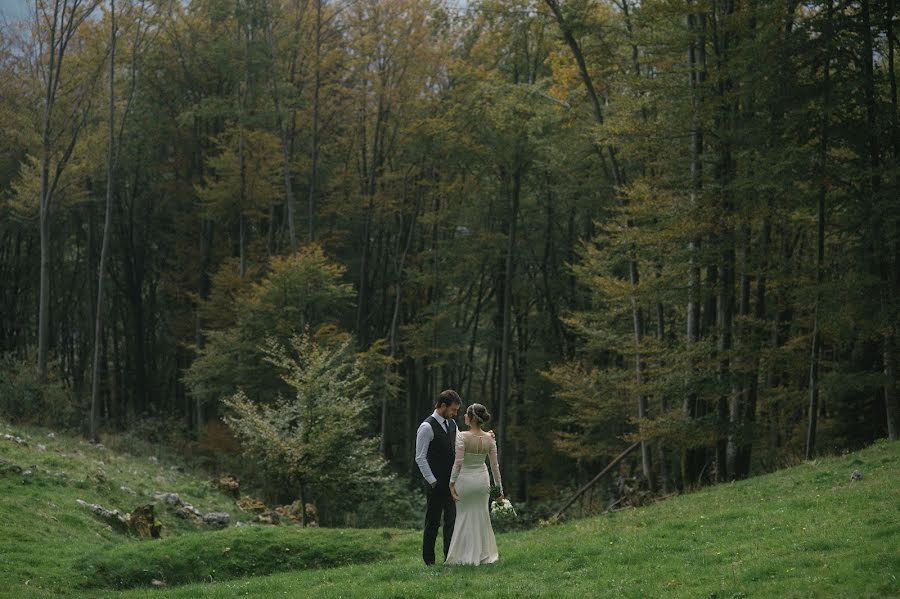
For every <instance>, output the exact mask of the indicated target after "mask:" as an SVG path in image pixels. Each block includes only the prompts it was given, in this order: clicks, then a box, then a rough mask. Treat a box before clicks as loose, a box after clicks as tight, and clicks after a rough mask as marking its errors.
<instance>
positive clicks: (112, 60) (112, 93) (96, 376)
mask: <svg viewBox="0 0 900 599" xmlns="http://www.w3.org/2000/svg"><path fill="white" fill-rule="evenodd" d="M109 9H110V35H109V45H110V49H109V122H108V126H109V138H108V144H109V147H108V148H107V151H106V215H105V217H104V221H103V243H102V244H101V246H100V264H99V265H98V267H97V303H96V310H95V312H94V363H93V367H92V372H91V420H90V438H91V441H94V442H96V441H97V426H98V422H97V421H98V416H99V414H98V411H99V402H100V344H101V337H100V336H101V332H102V328H101V327H102V324H103V273H104V269H105V268H106V253H107V251H108V248H109V227H110V221H111V220H112V196H113V171H114V168H115V164H114V162H115V155H116V144H115V142H116V135H115V127H116V125H115V119H116V87H115V83H116V38H117V34H118V32H117V30H116V0H109Z"/></svg>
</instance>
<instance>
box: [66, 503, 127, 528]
mask: <svg viewBox="0 0 900 599" xmlns="http://www.w3.org/2000/svg"><path fill="white" fill-rule="evenodd" d="M75 501H76V502H77V503H78V505H81V506H84V507H86V508H88V509H89V510H91V511H92V512H93V513H94V514H96V515H97V516H99V517H100V518H101V519H102V520H104V521H105V522H106V523H107V524H109V525H110V526H111V527H112V528H114V529H116V530H118V531H119V532H126V531H127V530H128V522H127V521H126V520H125V516H123V515H122V512H120V511H119V510H108V509H106V508H105V507H103V506H102V505H99V504H96V503H88V502H86V501H83V500H81V499H76V500H75Z"/></svg>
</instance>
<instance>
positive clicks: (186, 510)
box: [153, 493, 203, 520]
mask: <svg viewBox="0 0 900 599" xmlns="http://www.w3.org/2000/svg"><path fill="white" fill-rule="evenodd" d="M153 497H154V498H155V499H156V500H157V501H164V502H165V503H168V504H169V505H174V506H175V507H176V509H175V515H177V516H179V517H181V518H184V519H186V520H189V519H192V518H196V519H197V520H201V519H203V513H202V512H201V511H200V510H198V509H197V508H195V507H194V506H192V505H191V504H190V503H188V502H186V501H185V500H183V499H182V498H181V497H179V496H178V493H156V494H155V495H154V496H153Z"/></svg>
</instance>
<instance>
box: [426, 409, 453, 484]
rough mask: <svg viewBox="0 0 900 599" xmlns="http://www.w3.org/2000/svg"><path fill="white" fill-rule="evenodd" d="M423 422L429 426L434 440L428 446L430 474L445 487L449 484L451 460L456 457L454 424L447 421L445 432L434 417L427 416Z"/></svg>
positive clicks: (451, 468) (451, 467)
mask: <svg viewBox="0 0 900 599" xmlns="http://www.w3.org/2000/svg"><path fill="white" fill-rule="evenodd" d="M425 422H427V423H429V424H430V425H431V430H433V431H434V439H432V440H431V443H429V444H428V456H427V458H428V466H429V467H430V468H431V472H432V474H434V477H435V478H436V479H438V482H442V483H444V484H446V485H449V484H450V472H451V471H452V470H453V460H454V458H455V457H456V423H455V422H454V421H452V420H450V419H448V420H447V429H448V430H447V431H444V427H443V426H441V425H440V424H438V421H437V420H435V418H434V416H429V417H428V418H426V419H425Z"/></svg>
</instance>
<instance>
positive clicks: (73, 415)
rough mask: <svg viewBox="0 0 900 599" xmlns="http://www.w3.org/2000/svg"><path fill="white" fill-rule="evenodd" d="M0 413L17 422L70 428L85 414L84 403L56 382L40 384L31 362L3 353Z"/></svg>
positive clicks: (0, 380)
mask: <svg viewBox="0 0 900 599" xmlns="http://www.w3.org/2000/svg"><path fill="white" fill-rule="evenodd" d="M51 371H52V370H51ZM0 414H2V415H3V416H4V417H5V418H6V419H8V420H10V421H12V422H17V423H28V424H38V425H41V426H47V427H51V428H74V427H77V426H78V424H79V423H80V422H81V421H82V420H83V419H84V417H85V415H86V414H87V403H86V402H85V401H80V400H79V398H78V397H77V396H76V395H75V394H73V393H72V392H70V391H69V390H67V389H66V388H65V387H64V386H63V384H62V383H61V382H59V381H56V380H52V379H51V380H49V381H47V382H45V383H42V382H41V380H40V377H39V375H38V371H37V368H36V367H35V366H34V365H32V364H31V363H29V362H25V361H23V360H20V359H18V358H16V357H14V356H12V355H9V354H5V355H0Z"/></svg>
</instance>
